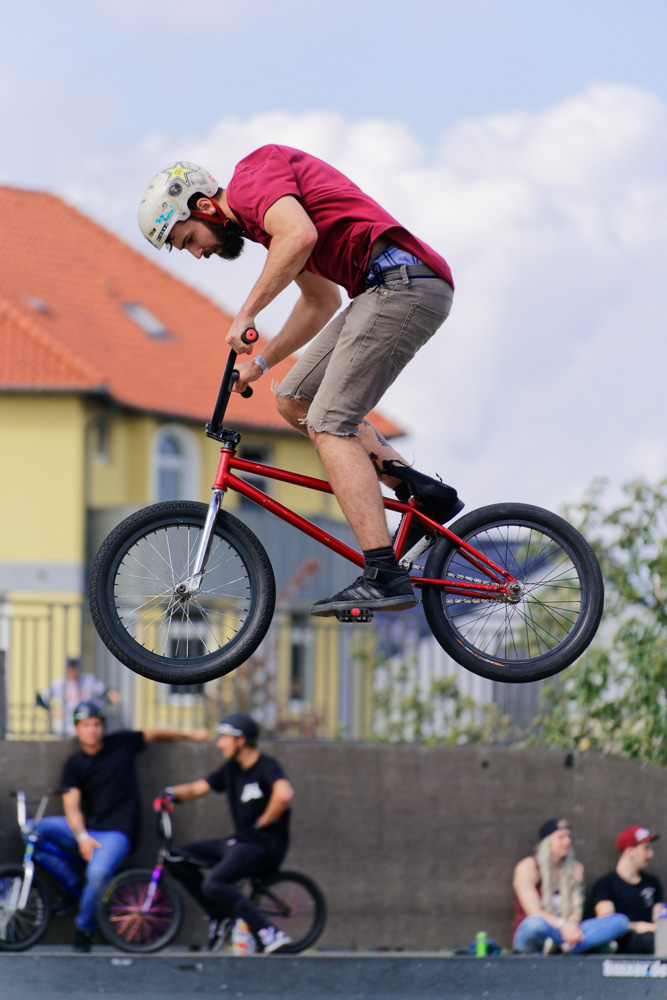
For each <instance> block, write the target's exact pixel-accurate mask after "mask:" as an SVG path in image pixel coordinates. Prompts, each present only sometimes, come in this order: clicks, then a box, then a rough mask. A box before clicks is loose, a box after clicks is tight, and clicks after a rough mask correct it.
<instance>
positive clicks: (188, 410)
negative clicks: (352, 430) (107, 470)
mask: <svg viewBox="0 0 667 1000" xmlns="http://www.w3.org/2000/svg"><path fill="white" fill-rule="evenodd" d="M0 213H1V216H2V221H3V229H4V231H5V233H10V234H11V238H7V239H5V240H3V241H2V249H1V250H0V391H11V390H13V391H17V390H18V391H20V390H24V391H28V390H41V391H74V392H100V391H103V392H106V393H108V394H109V395H110V396H111V397H112V398H113V399H114V400H116V401H117V402H118V403H120V404H122V405H125V406H128V407H131V408H133V409H138V410H142V411H147V412H151V413H159V414H165V415H173V416H178V417H182V418H189V419H195V420H202V421H206V420H208V419H209V418H210V415H211V412H212V409H213V404H214V403H215V399H216V396H217V391H218V386H219V381H220V377H221V374H222V367H223V362H224V360H225V359H226V356H227V349H226V345H225V343H224V335H225V333H226V331H227V330H228V329H229V326H230V323H231V317H230V316H229V315H228V314H227V313H225V312H224V311H223V310H222V309H220V308H218V307H217V306H216V305H214V304H213V303H212V302H211V301H210V300H209V299H207V298H206V297H205V296H203V295H201V294H200V293H199V292H197V291H195V290H194V289H193V288H190V287H189V286H188V285H186V284H184V283H183V282H181V281H179V280H178V279H177V278H175V277H173V276H171V275H169V274H168V273H167V272H166V271H164V270H163V269H162V268H161V267H159V266H158V265H157V264H154V263H152V262H151V261H149V260H148V259H147V258H145V257H143V256H142V255H141V254H140V253H138V252H137V251H136V250H133V249H132V248H131V247H129V246H127V245H126V244H125V243H123V242H122V241H121V240H119V239H118V238H117V237H115V236H113V235H112V234H111V233H109V232H107V231H106V230H105V229H103V228H102V227H101V226H99V225H97V224H96V223H94V222H92V221H91V220H90V219H88V218H87V217H86V216H84V215H82V214H81V213H80V212H78V211H77V210H76V209H74V208H72V207H71V206H70V205H67V204H66V203H65V202H63V201H62V200H61V199H59V198H56V197H55V196H53V195H50V194H46V193H44V192H39V191H28V190H21V189H18V188H10V187H1V186H0ZM127 303H136V304H138V305H141V306H143V307H144V308H145V309H147V310H149V312H150V313H151V314H152V315H153V316H155V317H156V318H157V319H158V320H160V321H161V322H162V323H163V324H164V326H165V327H166V328H167V330H168V331H169V333H170V336H169V337H168V338H165V339H157V338H155V337H151V336H149V335H148V334H147V333H146V332H144V330H142V329H141V328H140V326H139V325H138V324H137V323H136V322H135V321H134V320H133V319H132V318H131V317H130V316H129V315H128V314H127V312H126V310H125V308H124V305H125V304H127ZM264 342H265V341H264V340H263V338H260V341H259V350H260V351H261V349H262V344H263V343H264ZM291 364H292V361H290V359H287V360H286V361H284V362H282V363H281V364H279V365H277V366H276V367H275V369H272V371H271V374H272V376H273V377H274V378H280V377H281V376H282V375H283V374H284V373H285V372H286V371H287V370H288V369H289V367H290V365H291ZM371 419H372V421H373V423H374V425H375V426H376V427H377V428H378V430H380V432H381V433H383V434H385V435H387V436H397V435H399V434H401V433H402V431H401V429H400V428H399V427H398V426H396V425H395V424H393V423H392V422H391V421H389V420H387V419H386V418H384V417H382V416H381V414H379V413H378V412H377V411H374V413H373V414H372V417H371ZM227 423H228V424H229V425H230V426H234V425H238V426H244V427H263V428H267V429H268V428H271V429H280V430H285V429H286V428H287V425H286V424H285V422H284V421H283V420H282V418H281V417H280V416H279V415H278V413H277V412H276V409H275V405H274V397H273V393H272V392H271V379H268V378H265V379H261V380H259V381H258V382H257V383H256V384H255V395H254V397H253V399H252V400H251V401H247V400H242V399H239V398H238V397H236V396H234V397H233V398H232V401H231V403H230V407H229V416H228V419H227Z"/></svg>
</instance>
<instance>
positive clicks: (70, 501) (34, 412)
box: [0, 394, 84, 563]
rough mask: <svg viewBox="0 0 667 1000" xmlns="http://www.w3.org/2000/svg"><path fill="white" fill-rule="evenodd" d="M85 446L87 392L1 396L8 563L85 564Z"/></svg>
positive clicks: (0, 503) (1, 541)
mask: <svg viewBox="0 0 667 1000" xmlns="http://www.w3.org/2000/svg"><path fill="white" fill-rule="evenodd" d="M83 452H84V407H83V403H82V400H81V399H80V398H78V397H76V396H59V395H46V394H44V395H40V396H36V395H25V396H24V395H19V394H12V395H0V460H1V462H2V491H1V493H0V513H1V515H2V516H0V560H1V561H2V562H5V563H16V562H34V563H40V562H41V563H44V562H49V563H58V562H62V563H82V562H83V558H84V533H83V531H82V523H83V518H84V481H83V467H84V463H83Z"/></svg>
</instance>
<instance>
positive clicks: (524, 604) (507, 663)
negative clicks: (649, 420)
mask: <svg viewBox="0 0 667 1000" xmlns="http://www.w3.org/2000/svg"><path fill="white" fill-rule="evenodd" d="M450 530H451V531H452V532H453V533H454V534H455V535H457V536H458V537H459V538H460V539H463V540H464V541H466V542H467V543H468V544H469V545H472V546H473V547H474V548H475V549H476V550H478V551H479V552H481V553H482V554H483V555H484V556H486V557H487V558H488V559H490V560H492V561H493V562H494V563H495V564H496V565H497V566H499V567H501V568H502V569H504V570H506V571H507V572H509V573H511V574H512V576H513V577H514V579H515V580H516V581H517V584H516V586H515V592H514V593H513V594H511V595H508V596H504V597H498V598H496V599H485V598H484V597H481V596H479V595H477V596H474V595H473V596H467V595H466V594H465V593H460V594H451V593H445V591H444V590H443V589H441V588H440V587H433V586H431V587H429V586H427V585H426V586H424V588H423V601H424V613H425V615H426V620H427V621H428V624H429V627H430V629H431V631H432V632H433V635H434V636H435V638H436V639H437V640H438V642H439V643H440V645H441V646H442V647H443V649H445V650H446V651H447V652H448V653H449V655H450V656H451V657H452V658H453V659H454V660H456V661H457V662H458V663H460V664H461V665H462V666H464V667H466V668H467V669H468V670H471V671H472V672H473V673H475V674H479V675H480V676H481V677H488V678H490V679H491V680H494V681H509V682H522V681H536V680H541V679H542V678H544V677H549V676H551V675H552V674H556V673H558V672H559V671H561V670H563V669H564V668H565V667H567V666H569V664H570V663H572V662H573V661H574V660H576V659H577V657H578V656H581V654H582V653H583V652H584V650H585V649H586V648H587V646H588V645H589V643H590V642H591V640H592V639H593V636H594V635H595V633H596V631H597V628H598V625H599V624H600V618H601V617H602V609H603V605H604V585H603V582H602V574H601V572H600V567H599V566H598V563H597V560H596V558H595V556H594V554H593V552H592V550H591V548H590V546H589V545H588V543H587V542H586V541H585V540H584V539H583V538H582V536H581V535H580V534H579V532H578V531H576V529H575V528H573V527H572V525H571V524H568V522H567V521H564V520H563V518H562V517H558V515H556V514H552V513H551V512H550V511H547V510H543V509H542V508H540V507H531V506H528V505H527V504H517V503H507V504H494V505H492V506H489V507H482V508H480V509H479V510H475V511H472V512H471V513H470V514H467V515H466V516H465V517H462V518H461V519H460V520H459V521H457V522H456V523H455V524H454V525H452V527H451V529H450ZM424 576H425V577H428V578H431V579H443V580H448V581H450V583H452V584H454V585H455V584H457V583H459V584H460V585H461V586H462V587H465V586H469V585H470V584H472V585H476V584H479V585H481V586H484V585H489V584H490V583H493V582H494V581H493V579H492V575H491V574H490V573H489V572H488V571H486V570H485V569H484V566H483V564H482V563H481V562H480V561H479V560H477V561H474V557H473V559H471V557H470V556H468V555H466V553H465V552H464V551H463V550H462V549H461V547H460V546H459V545H457V544H456V543H455V542H452V541H450V539H448V538H446V537H441V538H440V539H439V540H438V541H437V542H436V543H435V545H434V546H433V548H432V550H431V554H430V555H429V558H428V561H427V563H426V568H425V570H424Z"/></svg>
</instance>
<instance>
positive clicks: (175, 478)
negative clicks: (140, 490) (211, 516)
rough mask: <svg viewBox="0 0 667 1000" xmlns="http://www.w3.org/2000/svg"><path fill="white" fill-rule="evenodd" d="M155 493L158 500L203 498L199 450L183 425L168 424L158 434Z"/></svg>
mask: <svg viewBox="0 0 667 1000" xmlns="http://www.w3.org/2000/svg"><path fill="white" fill-rule="evenodd" d="M152 495H153V496H154V498H155V500H156V501H157V502H158V503H159V502H161V501H163V500H194V499H199V450H198V446H197V442H196V441H195V439H194V437H193V435H192V434H191V433H190V432H189V431H187V430H185V428H183V427H178V426H177V425H173V424H172V425H167V426H165V427H162V428H161V429H160V430H159V431H158V432H157V434H156V435H155V438H154V441H153V489H152Z"/></svg>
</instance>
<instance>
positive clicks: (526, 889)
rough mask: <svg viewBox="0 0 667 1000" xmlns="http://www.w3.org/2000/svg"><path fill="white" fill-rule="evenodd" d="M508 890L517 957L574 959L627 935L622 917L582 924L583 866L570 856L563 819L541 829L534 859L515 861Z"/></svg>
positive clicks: (568, 835)
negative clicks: (513, 901)
mask: <svg viewBox="0 0 667 1000" xmlns="http://www.w3.org/2000/svg"><path fill="white" fill-rule="evenodd" d="M512 885H513V888H514V892H515V896H516V905H515V912H514V923H513V926H512V944H513V948H514V950H515V951H518V952H521V953H524V954H530V953H535V952H542V953H543V954H547V955H548V954H550V953H551V952H558V951H560V952H563V953H567V952H571V953H573V954H574V953H576V952H581V951H590V950H591V949H594V948H601V947H603V946H609V945H610V942H612V941H615V939H616V938H618V937H621V936H622V935H623V934H625V933H626V932H627V929H628V918H627V917H624V916H623V914H621V913H614V914H610V915H608V916H604V917H595V918H593V919H591V920H582V917H583V911H584V896H585V888H584V866H583V865H582V863H581V862H580V861H577V860H576V858H575V856H574V850H573V848H572V831H571V829H570V824H569V823H568V821H567V820H566V819H550V820H547V821H546V823H543V824H542V826H541V827H540V831H539V843H538V844H537V847H536V849H535V853H534V854H531V855H529V856H528V857H527V858H523V860H521V861H519V863H518V864H517V866H516V868H515V869H514V878H513V881H512Z"/></svg>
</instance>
